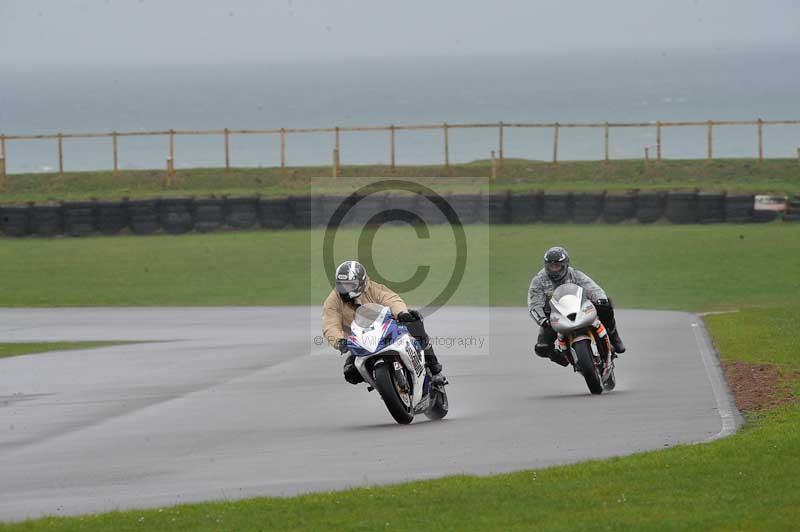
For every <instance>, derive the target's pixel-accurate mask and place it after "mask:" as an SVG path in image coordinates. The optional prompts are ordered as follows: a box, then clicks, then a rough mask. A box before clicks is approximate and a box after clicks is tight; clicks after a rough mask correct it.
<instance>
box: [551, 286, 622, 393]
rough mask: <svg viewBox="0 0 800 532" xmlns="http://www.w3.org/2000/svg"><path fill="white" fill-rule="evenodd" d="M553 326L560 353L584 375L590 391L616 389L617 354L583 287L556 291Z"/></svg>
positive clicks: (552, 315) (561, 287)
mask: <svg viewBox="0 0 800 532" xmlns="http://www.w3.org/2000/svg"><path fill="white" fill-rule="evenodd" d="M550 326H551V327H553V330H555V331H556V332H557V333H558V338H557V340H556V345H555V349H556V352H558V353H561V354H562V355H564V357H565V358H566V360H567V361H568V362H569V363H570V364H572V366H573V368H575V371H576V372H580V373H581V374H582V375H583V378H584V379H585V380H586V385H587V386H588V387H589V391H590V392H592V393H593V394H601V393H603V391H607V392H609V391H611V390H613V389H614V387H615V386H616V378H615V377H614V359H615V358H616V354H615V353H614V350H613V348H612V346H611V341H610V340H609V338H608V333H607V331H606V328H605V327H604V326H603V324H602V323H601V322H600V320H599V318H598V317H597V309H595V307H594V304H592V302H591V301H589V299H586V298H584V296H583V288H581V287H580V286H578V285H576V284H572V283H567V284H563V285H561V286H559V287H558V288H556V290H555V292H553V297H551V298H550Z"/></svg>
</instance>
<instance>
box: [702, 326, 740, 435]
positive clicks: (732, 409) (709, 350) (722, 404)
mask: <svg viewBox="0 0 800 532" xmlns="http://www.w3.org/2000/svg"><path fill="white" fill-rule="evenodd" d="M697 321H698V322H699V323H692V330H693V331H694V337H695V340H697V347H698V349H699V350H700V358H701V359H702V360H703V365H704V366H705V368H706V375H708V380H709V381H710V382H711V389H712V391H713V392H714V399H715V400H716V401H717V411H718V412H719V416H720V418H722V430H720V431H719V433H717V434H715V435H714V436H711V437H709V438H706V439H705V440H703V441H704V442H709V441H714V440H717V439H719V438H725V437H727V436H730V435H731V434H733V433H735V432H736V431H737V430H738V429H739V427H741V425H742V415H741V414H740V413H739V411H738V410H737V409H736V405H735V403H734V401H733V396H732V394H731V391H730V389H729V388H728V383H727V382H726V381H725V375H724V374H723V371H722V366H721V365H720V363H719V356H718V355H717V353H716V351H715V350H714V346H713V344H712V343H711V338H710V336H709V334H708V331H707V330H706V328H705V326H704V325H703V320H702V319H700V317H699V316H698V320H697Z"/></svg>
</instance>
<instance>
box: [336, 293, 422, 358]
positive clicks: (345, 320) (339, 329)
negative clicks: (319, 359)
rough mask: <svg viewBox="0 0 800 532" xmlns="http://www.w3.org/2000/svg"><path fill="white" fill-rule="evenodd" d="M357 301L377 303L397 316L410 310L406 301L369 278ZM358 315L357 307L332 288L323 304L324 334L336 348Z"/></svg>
mask: <svg viewBox="0 0 800 532" xmlns="http://www.w3.org/2000/svg"><path fill="white" fill-rule="evenodd" d="M355 303H356V304H358V305H363V304H364V303H377V304H379V305H383V306H385V307H389V308H391V309H392V314H393V315H394V316H395V317H397V315H398V314H400V313H401V312H408V307H407V306H406V303H405V301H403V299H402V298H401V297H400V296H398V295H397V294H395V293H394V292H392V291H391V290H390V289H388V288H386V287H385V286H383V285H382V284H380V283H376V282H374V281H372V280H371V279H369V278H367V287H366V288H365V289H364V293H363V294H361V295H360V296H358V297H357V298H356V299H355ZM355 317H356V307H355V305H354V304H353V303H352V302H351V303H345V302H344V301H342V298H341V297H340V296H339V294H337V293H336V290H332V291H331V293H330V295H328V297H327V298H326V299H325V303H323V305H322V336H323V337H324V338H325V340H327V342H328V344H330V346H331V347H333V348H334V349H335V348H336V343H337V342H338V341H339V340H340V339H342V338H347V337H348V336H349V335H350V324H351V323H353V319H354V318H355Z"/></svg>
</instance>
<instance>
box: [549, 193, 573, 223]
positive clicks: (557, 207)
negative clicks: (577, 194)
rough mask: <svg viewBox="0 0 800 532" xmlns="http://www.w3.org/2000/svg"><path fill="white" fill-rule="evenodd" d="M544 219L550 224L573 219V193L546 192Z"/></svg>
mask: <svg viewBox="0 0 800 532" xmlns="http://www.w3.org/2000/svg"><path fill="white" fill-rule="evenodd" d="M542 221H543V222H544V223H548V224H557V223H567V222H571V221H572V193H571V192H545V193H544V196H542Z"/></svg>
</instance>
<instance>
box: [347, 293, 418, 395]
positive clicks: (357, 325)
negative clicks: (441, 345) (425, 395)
mask: <svg viewBox="0 0 800 532" xmlns="http://www.w3.org/2000/svg"><path fill="white" fill-rule="evenodd" d="M368 305H369V307H372V308H367V309H365V311H364V312H362V311H361V310H362V308H364V307H368ZM375 307H380V305H374V304H367V305H363V306H362V307H359V310H358V312H357V313H356V319H355V320H354V321H353V323H352V324H351V326H350V331H351V339H355V341H356V342H357V343H358V345H359V346H361V347H362V348H364V349H365V350H367V351H369V352H370V353H372V354H370V355H361V356H357V357H356V358H355V366H356V369H358V371H359V373H361V376H362V377H363V378H364V380H365V381H366V382H367V383H368V384H370V385H372V386H374V385H375V382H374V381H373V379H372V375H371V374H370V372H369V371H368V370H367V368H366V362H367V360H369V359H371V358H374V357H377V356H379V355H384V354H387V353H391V354H392V355H395V356H397V357H398V358H399V359H400V361H401V362H402V363H403V365H404V366H405V367H406V369H408V373H409V374H410V375H411V382H410V384H411V386H412V392H413V393H412V398H411V400H412V403H411V406H412V408H416V406H417V405H418V404H419V403H420V401H421V400H422V392H423V390H422V383H423V381H424V378H425V353H424V351H418V350H417V349H416V347H414V340H413V337H412V336H411V335H410V334H408V333H407V332H406V333H403V334H400V335H399V336H398V337H397V338H396V340H395V341H394V342H393V343H391V344H389V345H386V346H384V347H382V348H380V349H377V348H378V346H379V345H380V343H381V340H382V338H383V337H384V334H385V333H386V331H387V330H388V328H389V325H390V323H391V309H389V307H382V308H380V309H378V308H375ZM372 316H375V318H374V319H371V318H372ZM387 318H389V319H387ZM376 349H377V350H376Z"/></svg>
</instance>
